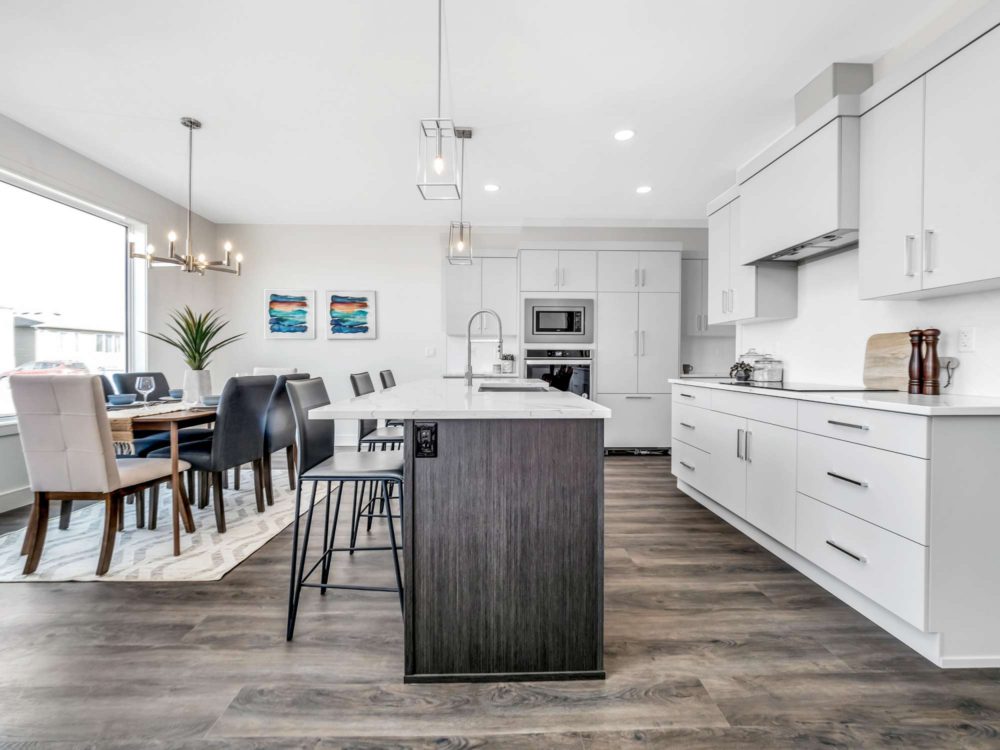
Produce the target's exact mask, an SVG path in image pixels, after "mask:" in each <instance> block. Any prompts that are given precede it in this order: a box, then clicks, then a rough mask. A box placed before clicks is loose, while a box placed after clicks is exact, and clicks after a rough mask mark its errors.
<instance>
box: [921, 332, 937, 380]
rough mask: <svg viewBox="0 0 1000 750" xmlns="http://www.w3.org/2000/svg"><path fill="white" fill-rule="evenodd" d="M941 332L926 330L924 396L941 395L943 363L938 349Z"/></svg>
mask: <svg viewBox="0 0 1000 750" xmlns="http://www.w3.org/2000/svg"><path fill="white" fill-rule="evenodd" d="M940 336H941V331H939V330H938V329H937V328H927V329H925V330H924V345H925V346H924V389H923V390H924V395H925V396H940V395H941V379H940V378H941V361H940V360H939V359H938V353H937V347H938V338H940Z"/></svg>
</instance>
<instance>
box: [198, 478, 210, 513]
mask: <svg viewBox="0 0 1000 750" xmlns="http://www.w3.org/2000/svg"><path fill="white" fill-rule="evenodd" d="M210 476H211V475H210V474H209V473H208V472H207V471H199V472H198V508H199V509H202V508H207V507H208V481H209V477H210Z"/></svg>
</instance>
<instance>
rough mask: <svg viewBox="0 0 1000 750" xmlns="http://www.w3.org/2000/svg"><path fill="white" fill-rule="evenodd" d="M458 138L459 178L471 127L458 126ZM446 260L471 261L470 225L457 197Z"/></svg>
mask: <svg viewBox="0 0 1000 750" xmlns="http://www.w3.org/2000/svg"><path fill="white" fill-rule="evenodd" d="M455 132H456V134H457V135H458V139H459V140H460V141H461V142H462V149H461V157H462V163H461V165H460V166H459V178H460V179H461V178H463V177H464V176H465V142H466V141H467V140H468V139H469V138H471V137H472V130H471V128H458V129H457V130H456V131H455ZM448 262H449V263H451V264H452V265H453V266H457V265H469V264H471V263H472V225H471V224H470V223H469V222H467V221H465V199H464V198H463V197H462V196H459V198H458V221H453V222H451V227H450V228H449V230H448Z"/></svg>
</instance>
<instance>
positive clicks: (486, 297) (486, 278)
mask: <svg viewBox="0 0 1000 750" xmlns="http://www.w3.org/2000/svg"><path fill="white" fill-rule="evenodd" d="M482 267H483V307H486V308H489V309H491V310H495V311H496V312H497V314H498V315H499V316H500V322H501V324H502V325H503V330H504V335H505V336H506V337H508V338H519V336H518V324H517V320H518V318H517V258H483V259H482ZM480 318H481V319H482V321H483V333H484V334H486V335H490V336H495V335H496V334H497V322H496V320H494V319H493V316H492V315H481V316H480Z"/></svg>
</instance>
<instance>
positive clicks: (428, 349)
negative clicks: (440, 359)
mask: <svg viewBox="0 0 1000 750" xmlns="http://www.w3.org/2000/svg"><path fill="white" fill-rule="evenodd" d="M436 354H437V349H435V348H434V347H433V346H425V347H424V356H425V357H433V356H434V355H436Z"/></svg>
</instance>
